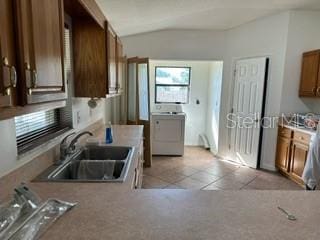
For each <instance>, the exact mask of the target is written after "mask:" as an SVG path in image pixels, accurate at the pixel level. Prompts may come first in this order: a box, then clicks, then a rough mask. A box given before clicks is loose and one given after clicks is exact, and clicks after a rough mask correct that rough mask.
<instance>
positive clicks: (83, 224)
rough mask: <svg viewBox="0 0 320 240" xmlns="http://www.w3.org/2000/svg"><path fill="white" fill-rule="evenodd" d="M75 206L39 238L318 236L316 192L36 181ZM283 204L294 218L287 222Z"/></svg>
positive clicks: (45, 194) (36, 187)
mask: <svg viewBox="0 0 320 240" xmlns="http://www.w3.org/2000/svg"><path fill="white" fill-rule="evenodd" d="M32 188H33V189H34V190H36V191H37V193H39V194H40V196H42V197H43V198H47V197H56V198H60V199H63V200H67V201H71V202H75V201H76V202H78V205H77V206H76V207H75V208H74V209H72V210H71V211H70V212H68V213H67V214H66V215H64V216H63V217H62V218H61V219H59V220H58V221H57V222H56V223H55V224H53V225H52V226H51V227H50V228H49V230H48V231H47V232H46V233H45V234H44V235H43V237H42V239H47V240H55V239H57V240H61V239H86V240H88V239H119V240H120V239H121V240H125V239H139V240H143V239H146V240H147V239H157V240H159V239H164V240H167V239H170V240H174V239H184V240H187V239H190V240H191V239H192V240H193V239H230V240H234V239H237V240H241V239H243V240H248V239H266V240H269V239H281V240H285V239H290V240H291V239H308V240H312V239H319V234H320V228H319V226H318V225H319V221H320V201H319V198H320V192H317V191H316V192H301V191H259V190H257V191H253V190H247V191H246V190H244V191H201V190H194V191H193V190H172V189H167V190H164V189H163V190H132V191H123V190H121V189H117V188H114V187H110V188H109V186H108V185H107V184H56V183H54V184H39V183H32ZM277 206H281V207H283V208H284V209H286V210H288V211H289V212H291V213H292V214H294V215H295V216H296V217H297V219H298V220H297V221H289V220H287V218H286V216H285V215H284V214H283V213H282V212H280V211H279V210H278V209H277Z"/></svg>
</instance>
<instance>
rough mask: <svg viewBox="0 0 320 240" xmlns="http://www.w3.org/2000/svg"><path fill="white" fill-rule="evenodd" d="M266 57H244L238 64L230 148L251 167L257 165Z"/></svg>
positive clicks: (241, 160)
mask: <svg viewBox="0 0 320 240" xmlns="http://www.w3.org/2000/svg"><path fill="white" fill-rule="evenodd" d="M267 61H268V59H267V58H265V57H261V58H249V59H242V60H238V61H237V62H236V67H235V78H234V81H235V82H234V94H233V111H232V114H231V117H232V122H231V124H230V122H229V123H228V126H229V127H231V139H230V148H231V151H232V152H233V154H234V157H235V158H236V159H237V160H238V161H240V162H242V163H243V164H245V165H247V166H249V167H252V168H257V165H258V154H259V144H260V134H261V125H260V120H261V117H262V111H263V100H264V99H263V98H264V86H265V78H266V71H267ZM229 119H230V117H229Z"/></svg>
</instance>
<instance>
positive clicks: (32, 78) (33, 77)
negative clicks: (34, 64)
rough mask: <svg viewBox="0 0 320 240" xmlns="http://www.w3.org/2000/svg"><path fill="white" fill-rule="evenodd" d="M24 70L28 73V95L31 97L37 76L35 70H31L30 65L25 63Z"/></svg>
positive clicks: (35, 86)
mask: <svg viewBox="0 0 320 240" xmlns="http://www.w3.org/2000/svg"><path fill="white" fill-rule="evenodd" d="M26 70H27V71H29V72H30V87H29V88H28V95H32V92H33V89H35V88H37V83H38V74H37V71H36V70H31V67H30V64H28V63H26Z"/></svg>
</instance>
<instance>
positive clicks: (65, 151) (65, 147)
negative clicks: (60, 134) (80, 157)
mask: <svg viewBox="0 0 320 240" xmlns="http://www.w3.org/2000/svg"><path fill="white" fill-rule="evenodd" d="M85 134H88V135H90V136H93V134H92V133H91V132H88V131H86V132H81V133H79V134H77V135H76V136H75V137H74V138H73V139H72V140H71V142H70V144H68V142H67V141H68V138H69V137H71V136H73V135H75V133H74V132H73V133H70V134H69V135H67V136H65V137H64V138H63V139H62V141H61V143H60V159H59V161H58V162H57V163H56V164H57V165H60V164H62V163H64V161H66V160H67V159H68V157H69V156H70V155H71V154H73V153H75V151H76V143H77V142H78V139H79V138H80V137H82V136H83V135H85Z"/></svg>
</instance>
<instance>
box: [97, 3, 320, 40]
mask: <svg viewBox="0 0 320 240" xmlns="http://www.w3.org/2000/svg"><path fill="white" fill-rule="evenodd" d="M96 1H97V3H98V5H99V6H100V7H101V9H102V11H103V12H104V14H105V15H106V16H107V18H108V20H109V21H110V23H111V25H112V26H113V28H114V29H115V31H116V32H117V33H118V34H119V35H120V36H126V35H132V34H138V33H143V32H151V31H157V30H163V29H212V30H226V29H229V28H233V27H236V26H238V25H241V24H243V23H246V22H249V21H252V20H254V19H257V18H260V17H264V16H268V15H272V14H275V13H278V12H281V11H286V10H290V9H303V10H320V0H96Z"/></svg>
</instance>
